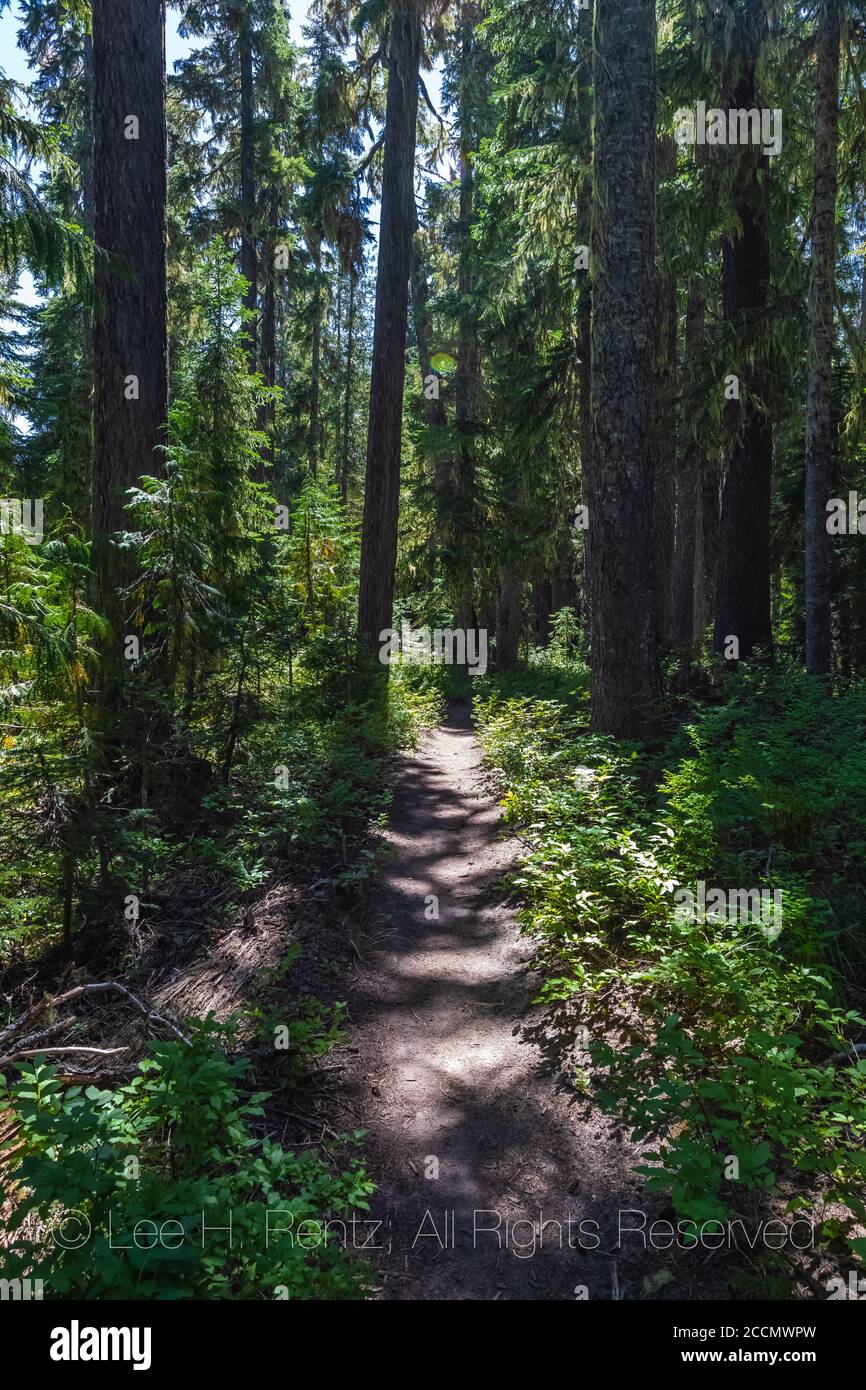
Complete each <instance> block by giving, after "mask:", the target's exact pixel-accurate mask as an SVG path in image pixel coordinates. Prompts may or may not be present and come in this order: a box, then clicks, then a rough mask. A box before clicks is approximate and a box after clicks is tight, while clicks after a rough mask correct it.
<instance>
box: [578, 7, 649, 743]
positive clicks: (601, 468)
mask: <svg viewBox="0 0 866 1390" xmlns="http://www.w3.org/2000/svg"><path fill="white" fill-rule="evenodd" d="M593 70H594V87H595V162H594V170H593V228H592V262H591V266H592V295H593V305H592V308H593V318H592V459H591V462H590V467H589V469H588V471H587V483H588V486H587V502H588V506H589V531H588V540H589V545H588V557H587V558H588V580H589V591H590V620H591V648H592V656H591V665H592V725H593V728H594V729H596V730H599V731H601V732H604V733H611V734H615V735H618V736H620V737H639V736H640V735H641V734H642V733H643V732H644V731H645V729H646V727H647V723H648V720H649V717H650V711H651V706H652V704H653V701H654V699H655V697H656V694H657V692H658V667H657V656H656V618H655V603H654V564H653V560H654V557H653V546H652V520H653V461H652V447H653V438H652V435H653V423H654V422H653V369H652V364H653V344H654V332H653V317H654V315H653V272H654V258H655V5H654V4H653V3H652V0H620V3H619V4H618V5H617V6H616V10H615V11H614V8H613V6H612V5H610V6H609V5H608V4H606V3H604V0H602V3H600V4H598V5H597V7H596V16H595V44H594V65H593Z"/></svg>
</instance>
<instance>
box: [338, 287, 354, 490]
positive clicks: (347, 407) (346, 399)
mask: <svg viewBox="0 0 866 1390" xmlns="http://www.w3.org/2000/svg"><path fill="white" fill-rule="evenodd" d="M354 347H355V271H354V267H350V269H349V312H348V315H347V317H346V383H345V391H344V394H343V445H342V451H341V459H340V496H341V497H342V499H343V501H344V502H346V501H347V500H348V496H349V458H350V456H351V448H352V354H353V351H354Z"/></svg>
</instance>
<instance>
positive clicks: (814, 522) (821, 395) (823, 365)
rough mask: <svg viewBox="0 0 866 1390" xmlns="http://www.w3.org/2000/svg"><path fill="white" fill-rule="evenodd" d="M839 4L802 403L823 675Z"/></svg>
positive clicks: (813, 663) (825, 34) (828, 73)
mask: <svg viewBox="0 0 866 1390" xmlns="http://www.w3.org/2000/svg"><path fill="white" fill-rule="evenodd" d="M839 29H840V15H839V0H824V4H823V6H822V9H821V14H820V20H819V25H818V52H817V64H818V67H817V91H816V105H815V183H814V190H813V198H812V274H811V280H810V284H809V388H808V396H807V400H806V495H805V514H806V565H805V585H806V604H805V607H806V668H807V670H808V671H809V672H810V674H811V675H813V676H825V675H826V674H827V673H828V671H829V670H830V665H831V659H832V649H831V616H830V544H829V536H828V534H827V499H828V497H829V495H830V486H831V479H832V472H833V450H834V443H835V438H834V436H835V421H834V418H833V309H834V304H835V298H836V191H837V179H836V158H837V142H838V130H839Z"/></svg>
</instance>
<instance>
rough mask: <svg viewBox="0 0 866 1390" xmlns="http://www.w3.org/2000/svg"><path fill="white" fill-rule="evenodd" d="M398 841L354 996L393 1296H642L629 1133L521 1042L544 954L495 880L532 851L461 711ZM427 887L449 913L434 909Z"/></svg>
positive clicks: (399, 822) (408, 766) (430, 754)
mask: <svg viewBox="0 0 866 1390" xmlns="http://www.w3.org/2000/svg"><path fill="white" fill-rule="evenodd" d="M387 839H388V841H389V843H390V845H391V847H392V849H393V852H394V854H393V858H392V859H390V860H389V861H388V862H387V863H386V865H385V868H384V870H383V872H382V874H381V879H380V883H379V889H378V894H379V896H378V899H377V920H376V923H375V925H374V932H375V931H379V932H384V933H385V936H384V937H383V938H382V940H381V942H380V945H379V949H378V950H377V951H376V953H375V955H374V956H373V957H372V958H370V959H369V960H367V961H366V963H365V965H364V966H363V967H362V968H361V969H360V970H359V972H358V975H357V977H356V980H355V984H354V988H353V990H352V992H351V998H350V1009H351V1015H352V1018H353V1021H354V1027H353V1030H352V1032H353V1042H354V1043H355V1045H356V1046H357V1048H358V1052H359V1057H360V1065H362V1066H363V1068H364V1074H363V1076H358V1077H357V1078H356V1087H357V1092H358V1098H359V1102H360V1104H359V1109H360V1111H361V1113H362V1114H363V1119H364V1123H365V1125H366V1126H367V1128H368V1129H369V1131H370V1141H369V1157H370V1164H371V1168H372V1172H373V1176H374V1177H375V1178H376V1181H377V1183H378V1191H377V1194H376V1197H375V1198H374V1210H373V1212H372V1215H373V1217H375V1218H377V1219H380V1220H382V1221H383V1223H384V1224H383V1227H382V1229H381V1230H380V1231H379V1232H378V1233H376V1234H375V1235H373V1234H372V1227H369V1228H367V1229H368V1231H369V1232H370V1238H371V1244H384V1245H386V1247H389V1248H387V1249H386V1251H385V1253H384V1254H383V1253H382V1252H379V1261H380V1266H381V1268H382V1269H383V1270H384V1290H383V1296H384V1297H386V1298H391V1299H452V1298H454V1299H496V1298H521V1299H527V1298H529V1299H546V1298H558V1299H571V1298H574V1297H575V1296H576V1295H575V1287H576V1286H577V1285H585V1286H586V1288H587V1292H588V1296H589V1298H590V1299H592V1300H595V1299H605V1298H611V1297H617V1296H619V1297H625V1298H635V1297H641V1295H642V1289H641V1279H642V1276H643V1275H645V1274H647V1273H652V1272H653V1271H654V1270H656V1269H658V1268H659V1267H660V1263H663V1262H661V1261H660V1260H659V1257H658V1254H656V1255H655V1256H654V1257H653V1256H650V1257H649V1259H648V1258H647V1256H646V1255H644V1254H643V1253H642V1251H641V1249H640V1240H639V1239H637V1240H634V1241H632V1242H630V1243H627V1245H626V1250H625V1257H624V1256H623V1253H622V1252H619V1251H616V1250H614V1247H615V1246H616V1244H617V1239H618V1212H619V1210H620V1209H622V1210H623V1211H625V1210H626V1209H629V1208H641V1209H643V1210H645V1211H646V1214H647V1223H648V1224H649V1222H650V1221H651V1220H652V1219H653V1216H654V1215H655V1214H656V1211H654V1210H652V1209H651V1208H650V1206H649V1205H647V1204H646V1203H645V1198H644V1197H643V1194H642V1193H639V1192H638V1191H636V1190H635V1183H634V1179H633V1177H632V1176H631V1173H630V1158H631V1154H630V1148H629V1145H628V1141H627V1139H626V1138H624V1137H623V1136H622V1134H620V1133H618V1132H615V1131H614V1129H613V1128H612V1127H611V1125H610V1124H609V1123H608V1122H607V1121H606V1120H605V1119H604V1118H603V1117H601V1116H600V1115H599V1114H598V1112H597V1111H596V1110H595V1109H594V1107H593V1108H590V1107H589V1106H587V1105H585V1104H583V1103H580V1104H578V1105H577V1106H575V1105H570V1104H569V1103H568V1099H567V1098H566V1097H565V1096H564V1095H563V1094H561V1093H559V1092H557V1089H556V1086H555V1082H554V1080H553V1079H552V1078H551V1077H549V1076H545V1075H543V1074H542V1072H541V1070H540V1061H541V1059H540V1055H539V1053H538V1051H537V1049H536V1048H535V1047H534V1046H532V1045H530V1044H527V1043H526V1042H525V1041H521V1038H520V1036H519V1032H518V1026H519V1023H520V1021H521V1016H522V1014H523V1013H524V1010H525V1007H526V1005H527V1003H528V1000H529V998H530V997H531V993H532V979H531V977H530V976H529V974H528V971H527V962H528V959H529V956H530V946H529V944H528V942H527V941H526V939H525V938H521V937H520V934H519V927H518V923H517V920H516V914H515V913H514V911H513V910H512V909H510V908H509V907H508V906H507V905H506V904H505V903H504V902H503V901H502V897H501V894H497V893H496V892H495V891H494V889H495V885H496V884H497V882H498V881H499V880H500V879H501V878H502V875H503V874H504V873H505V872H506V871H507V870H508V869H509V868H510V867H512V866H513V865H514V863H515V861H516V860H517V858H518V854H519V848H520V847H519V845H518V844H517V842H516V841H514V840H513V839H507V838H505V837H504V836H503V835H502V833H501V826H500V812H499V806H498V801H497V797H496V794H495V791H494V789H493V788H492V787H491V785H490V782H489V778H488V777H487V776H486V775H485V773H484V772H483V770H482V768H481V749H480V746H479V744H478V742H477V740H476V738H475V736H474V734H473V730H472V725H471V716H470V713H469V709H468V707H467V706H465V705H459V704H454V705H452V706H451V709H450V711H449V716H448V721H447V723H446V724H445V725H444V726H443V727H442V728H440V729H438V730H436V731H435V732H433V733H432V734H430V735H428V736H427V738H426V740H425V741H424V743H423V744H422V746H421V748H420V750H419V752H418V753H417V754H416V755H415V756H414V757H413V758H411V759H406V761H405V763H404V765H403V768H402V769H401V772H400V775H399V777H398V782H397V787H396V791H395V800H394V806H393V813H392V816H391V825H390V829H389V830H388V832H387ZM430 894H434V895H436V897H437V898H438V907H439V918H438V920H428V918H427V917H426V916H425V906H426V903H427V902H429V897H428V895H430ZM425 900H426V901H425ZM588 1110H589V1112H590V1113H589V1115H588V1116H587V1111H588ZM582 1116H583V1118H581V1117H582ZM431 1160H435V1161H436V1162H438V1174H439V1175H438V1178H433V1177H428V1176H427V1174H428V1173H431V1172H433V1171H435V1164H434V1163H433V1162H431ZM569 1217H570V1218H571V1227H570V1228H569V1226H568V1225H567V1218H569ZM623 1220H624V1222H625V1223H626V1224H631V1225H634V1224H638V1223H639V1218H636V1217H632V1218H629V1217H627V1216H624V1217H623ZM541 1221H543V1222H544V1223H547V1224H545V1225H544V1226H543V1227H542V1231H543V1238H542V1237H540V1236H539V1232H538V1223H540V1222H541ZM582 1222H583V1223H585V1225H584V1226H583V1228H582V1229H581V1223H582ZM556 1223H559V1226H557V1224H556ZM593 1223H596V1224H593ZM483 1227H487V1228H490V1227H496V1232H495V1233H494V1232H492V1231H489V1230H487V1231H484V1230H483V1229H482V1228H483ZM533 1227H535V1229H533ZM581 1241H582V1242H583V1246H584V1248H583V1249H581ZM596 1242H597V1244H596ZM500 1244H501V1246H502V1248H501V1249H500V1248H499V1246H500ZM443 1247H445V1248H443ZM673 1291H674V1290H673V1288H671V1289H670V1290H666V1293H669V1294H670V1293H673ZM679 1291H680V1292H681V1293H682V1292H684V1290H683V1289H682V1286H680V1290H679Z"/></svg>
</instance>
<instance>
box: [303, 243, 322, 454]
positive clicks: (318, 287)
mask: <svg viewBox="0 0 866 1390" xmlns="http://www.w3.org/2000/svg"><path fill="white" fill-rule="evenodd" d="M312 254H313V275H314V276H315V288H314V290H313V343H312V360H311V363H310V435H309V441H308V448H307V458H308V461H309V465H310V472H311V473H312V475H313V477H314V478H315V477H316V474H317V473H318V471H319V428H320V426H319V387H320V383H321V376H322V243H321V242H320V241H315V242H314V243H313V246H312Z"/></svg>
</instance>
